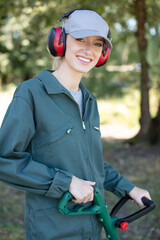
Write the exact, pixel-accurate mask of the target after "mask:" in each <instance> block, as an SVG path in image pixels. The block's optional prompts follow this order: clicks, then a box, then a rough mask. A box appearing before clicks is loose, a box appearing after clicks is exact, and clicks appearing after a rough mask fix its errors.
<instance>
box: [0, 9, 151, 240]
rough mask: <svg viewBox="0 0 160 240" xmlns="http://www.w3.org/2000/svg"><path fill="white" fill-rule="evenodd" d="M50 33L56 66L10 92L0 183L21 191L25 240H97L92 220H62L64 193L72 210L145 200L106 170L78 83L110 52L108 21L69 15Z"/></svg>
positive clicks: (92, 107)
mask: <svg viewBox="0 0 160 240" xmlns="http://www.w3.org/2000/svg"><path fill="white" fill-rule="evenodd" d="M63 18H67V19H66V20H64V21H63V23H62V25H61V27H58V28H52V29H51V31H50V33H49V37H48V49H49V52H50V53H51V54H52V55H53V56H61V57H62V60H61V63H60V65H59V67H58V68H57V69H56V71H53V70H46V69H44V70H42V71H41V72H40V74H38V75H37V76H36V77H34V78H33V79H30V80H28V81H25V82H23V83H22V84H20V85H19V86H18V88H17V89H16V91H15V93H14V96H13V100H12V102H11V104H10V106H9V108H8V110H7V113H6V115H5V117H4V120H3V123H2V127H1V131H0V179H1V180H2V181H3V182H6V183H7V184H9V185H11V186H13V187H17V188H19V189H23V190H25V191H26V208H25V209H26V211H25V232H26V239H27V240H44V239H45V240H55V239H56V240H62V239H63V240H68V239H69V240H83V239H85V240H100V234H101V228H102V225H101V223H100V222H98V219H97V218H96V216H94V215H92V216H90V215H83V216H64V215H62V214H61V213H60V212H58V209H57V207H58V202H59V200H60V198H61V197H62V196H63V194H64V193H65V192H66V191H69V192H70V193H71V194H72V195H73V197H74V198H73V199H72V201H71V202H70V208H71V209H72V208H74V207H75V206H76V205H77V204H79V203H83V205H84V207H87V206H88V205H89V204H91V203H90V202H91V201H93V194H94V188H93V186H95V185H96V186H97V187H98V188H99V190H100V192H101V194H102V196H104V190H108V191H111V192H113V193H114V194H116V195H117V196H124V195H126V194H129V195H131V196H132V198H133V199H134V200H135V201H136V202H137V203H138V204H139V205H140V206H142V202H141V197H142V196H146V197H148V198H150V196H149V193H148V192H147V191H145V190H142V189H140V188H137V187H135V186H134V184H133V183H132V182H130V181H129V180H128V179H126V178H125V177H122V176H121V175H120V174H119V172H118V171H117V170H115V169H114V168H113V167H111V166H110V165H109V164H107V163H104V161H103V153H102V146H101V133H100V120H99V113H98V108H97V101H96V98H95V96H94V95H93V94H92V93H91V92H90V91H89V90H88V89H87V88H86V87H85V86H84V85H83V84H82V83H81V78H82V75H83V74H84V73H86V72H88V71H90V70H91V69H92V68H94V67H99V66H102V65H103V64H105V63H106V62H107V60H108V58H109V55H110V51H111V48H112V44H111V38H110V37H111V34H110V31H109V27H108V24H107V23H106V21H105V20H104V19H103V18H102V17H101V16H100V15H99V14H97V13H96V12H94V11H91V10H73V11H71V12H69V13H66V14H64V15H63V16H62V17H61V20H62V19H63Z"/></svg>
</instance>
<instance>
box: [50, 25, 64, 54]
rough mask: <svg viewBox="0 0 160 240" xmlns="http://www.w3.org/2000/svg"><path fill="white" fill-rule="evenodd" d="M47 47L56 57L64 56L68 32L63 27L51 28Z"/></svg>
mask: <svg viewBox="0 0 160 240" xmlns="http://www.w3.org/2000/svg"><path fill="white" fill-rule="evenodd" d="M47 48H48V51H49V52H50V54H51V55H52V56H54V57H57V56H64V55H65V51H66V34H65V31H64V29H62V28H61V27H57V28H51V30H50V32H49V34H48V40H47Z"/></svg>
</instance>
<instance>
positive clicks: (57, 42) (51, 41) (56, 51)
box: [47, 9, 111, 67]
mask: <svg viewBox="0 0 160 240" xmlns="http://www.w3.org/2000/svg"><path fill="white" fill-rule="evenodd" d="M76 10H77V9H76ZM82 10H84V9H82ZM74 11H75V10H72V11H70V12H67V13H65V14H63V15H62V16H61V17H60V18H59V19H58V20H59V21H61V20H62V19H63V18H68V17H69V15H70V14H71V13H73V12H74ZM108 37H109V38H110V37H111V33H110V31H109V33H108ZM47 48H48V51H49V53H50V54H51V55H52V56H54V57H58V56H59V57H63V56H64V55H65V51H66V33H65V29H64V28H62V27H56V28H51V30H50V32H49V35H48V40H47ZM110 52H111V49H110V48H109V47H108V46H107V45H105V44H104V45H103V49H102V54H101V56H100V58H99V60H98V62H97V64H96V67H100V66H102V65H104V64H105V63H106V62H107V61H108V59H109V56H110Z"/></svg>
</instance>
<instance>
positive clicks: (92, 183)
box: [86, 181, 96, 186]
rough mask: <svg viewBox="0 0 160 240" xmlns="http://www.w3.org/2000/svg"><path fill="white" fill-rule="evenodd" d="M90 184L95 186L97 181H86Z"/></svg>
mask: <svg viewBox="0 0 160 240" xmlns="http://www.w3.org/2000/svg"><path fill="white" fill-rule="evenodd" d="M86 182H87V183H88V184H89V185H91V186H94V185H95V184H96V182H91V181H86Z"/></svg>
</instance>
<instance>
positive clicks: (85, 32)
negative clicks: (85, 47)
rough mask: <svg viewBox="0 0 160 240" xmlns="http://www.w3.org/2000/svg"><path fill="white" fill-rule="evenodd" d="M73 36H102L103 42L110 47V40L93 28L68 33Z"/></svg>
mask: <svg viewBox="0 0 160 240" xmlns="http://www.w3.org/2000/svg"><path fill="white" fill-rule="evenodd" d="M69 34H70V35H71V36H72V37H74V38H83V37H92V36H99V37H102V38H103V39H104V40H105V44H106V45H107V46H108V47H109V48H110V49H111V48H112V43H111V41H110V40H109V39H108V38H107V37H104V36H102V35H100V34H99V33H98V32H97V31H93V30H81V31H75V32H70V33H69Z"/></svg>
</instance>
